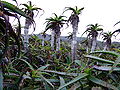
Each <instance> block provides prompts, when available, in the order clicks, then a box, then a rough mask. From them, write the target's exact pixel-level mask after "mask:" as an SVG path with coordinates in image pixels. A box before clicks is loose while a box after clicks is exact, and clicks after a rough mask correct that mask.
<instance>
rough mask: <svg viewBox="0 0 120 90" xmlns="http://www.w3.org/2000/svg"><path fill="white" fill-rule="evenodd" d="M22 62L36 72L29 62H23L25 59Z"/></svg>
mask: <svg viewBox="0 0 120 90" xmlns="http://www.w3.org/2000/svg"><path fill="white" fill-rule="evenodd" d="M21 61H23V62H25V63H26V64H27V65H28V66H29V68H30V69H31V70H34V68H33V66H32V65H31V64H30V63H29V62H27V61H26V60H23V59H22V60H21Z"/></svg>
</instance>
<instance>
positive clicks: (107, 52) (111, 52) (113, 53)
mask: <svg viewBox="0 0 120 90" xmlns="http://www.w3.org/2000/svg"><path fill="white" fill-rule="evenodd" d="M95 53H104V54H109V55H113V56H117V57H118V56H120V54H119V53H116V52H113V51H94V52H92V53H91V54H95Z"/></svg>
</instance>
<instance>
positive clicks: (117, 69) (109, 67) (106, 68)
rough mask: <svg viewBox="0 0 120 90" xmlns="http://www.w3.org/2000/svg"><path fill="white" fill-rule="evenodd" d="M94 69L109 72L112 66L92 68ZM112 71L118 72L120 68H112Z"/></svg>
mask: <svg viewBox="0 0 120 90" xmlns="http://www.w3.org/2000/svg"><path fill="white" fill-rule="evenodd" d="M93 68H94V69H97V70H101V71H110V70H111V69H112V66H96V65H95V66H93ZM113 71H120V67H114V68H113Z"/></svg>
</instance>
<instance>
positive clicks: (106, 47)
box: [103, 42, 110, 51]
mask: <svg viewBox="0 0 120 90" xmlns="http://www.w3.org/2000/svg"><path fill="white" fill-rule="evenodd" d="M103 50H104V51H105V50H110V44H109V43H107V42H105V47H104V49H103Z"/></svg>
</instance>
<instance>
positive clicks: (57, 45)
mask: <svg viewBox="0 0 120 90" xmlns="http://www.w3.org/2000/svg"><path fill="white" fill-rule="evenodd" d="M56 36H57V37H56V51H59V50H60V32H58V33H57V35H56Z"/></svg>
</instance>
